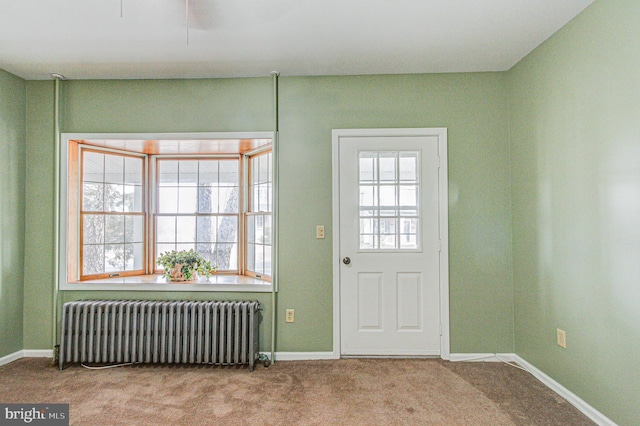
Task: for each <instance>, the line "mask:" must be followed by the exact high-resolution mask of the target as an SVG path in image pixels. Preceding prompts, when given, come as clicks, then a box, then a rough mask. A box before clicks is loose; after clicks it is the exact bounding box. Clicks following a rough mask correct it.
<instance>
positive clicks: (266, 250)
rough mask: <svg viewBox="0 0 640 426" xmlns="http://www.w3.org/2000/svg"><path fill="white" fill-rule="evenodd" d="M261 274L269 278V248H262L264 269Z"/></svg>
mask: <svg viewBox="0 0 640 426" xmlns="http://www.w3.org/2000/svg"><path fill="white" fill-rule="evenodd" d="M262 272H263V273H264V274H266V275H269V276H271V246H264V269H263V270H262Z"/></svg>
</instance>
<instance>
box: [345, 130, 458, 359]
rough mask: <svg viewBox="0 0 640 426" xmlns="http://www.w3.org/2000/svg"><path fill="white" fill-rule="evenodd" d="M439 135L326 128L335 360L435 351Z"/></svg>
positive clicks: (438, 310) (438, 327)
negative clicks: (332, 213)
mask: <svg viewBox="0 0 640 426" xmlns="http://www.w3.org/2000/svg"><path fill="white" fill-rule="evenodd" d="M443 138H446V131H444V129H393V130H389V129H382V130H375V129H374V130H367V131H353V130H352V131H348V130H342V131H341V130H335V131H334V149H337V150H338V153H337V158H338V160H337V161H338V163H339V166H338V172H339V176H338V184H337V188H338V190H339V196H338V197H337V201H338V203H339V213H338V220H339V224H338V227H339V234H338V235H337V237H338V239H339V241H338V242H337V247H338V250H339V254H338V256H339V258H338V259H336V261H339V269H338V275H339V305H340V308H339V309H340V330H339V331H340V354H341V355H354V356H358V355H360V356H367V355H387V356H394V355H405V356H423V355H440V354H441V327H442V325H441V285H440V282H441V281H440V279H441V275H440V274H441V271H440V269H441V267H440V265H441V262H440V261H441V259H440V253H441V250H440V247H441V235H440V234H441V227H440V217H439V215H440V204H439V203H440V198H441V197H440V195H441V194H440V191H439V151H440V150H441V149H442V148H441V147H443V146H444V147H445V148H446V144H442V142H443V140H442V139H443ZM444 142H445V143H446V140H445V141H444Z"/></svg>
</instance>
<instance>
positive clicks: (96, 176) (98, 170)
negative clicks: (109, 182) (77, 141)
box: [82, 151, 104, 182]
mask: <svg viewBox="0 0 640 426" xmlns="http://www.w3.org/2000/svg"><path fill="white" fill-rule="evenodd" d="M82 180H83V181H84V182H103V181H104V154H100V153H97V152H90V151H83V152H82Z"/></svg>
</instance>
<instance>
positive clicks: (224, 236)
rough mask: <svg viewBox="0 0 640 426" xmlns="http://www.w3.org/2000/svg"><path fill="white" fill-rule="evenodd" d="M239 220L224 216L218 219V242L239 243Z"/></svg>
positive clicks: (234, 217)
mask: <svg viewBox="0 0 640 426" xmlns="http://www.w3.org/2000/svg"><path fill="white" fill-rule="evenodd" d="M237 235H238V218H237V217H236V216H223V217H221V218H219V219H218V229H217V235H216V241H218V242H220V243H231V242H234V243H235V242H237Z"/></svg>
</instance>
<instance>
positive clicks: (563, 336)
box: [556, 328, 567, 349]
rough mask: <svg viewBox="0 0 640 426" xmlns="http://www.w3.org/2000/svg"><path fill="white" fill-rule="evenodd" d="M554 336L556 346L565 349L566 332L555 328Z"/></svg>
mask: <svg viewBox="0 0 640 426" xmlns="http://www.w3.org/2000/svg"><path fill="white" fill-rule="evenodd" d="M556 330H557V332H556V336H557V340H558V346H560V347H563V348H565V349H567V333H566V332H565V331H564V330H560V329H559V328H558V329H556Z"/></svg>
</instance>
